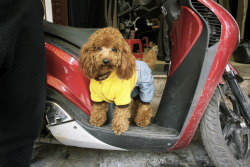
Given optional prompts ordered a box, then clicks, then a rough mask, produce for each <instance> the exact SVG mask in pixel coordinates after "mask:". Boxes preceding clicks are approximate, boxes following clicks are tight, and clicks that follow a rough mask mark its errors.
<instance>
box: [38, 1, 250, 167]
mask: <svg viewBox="0 0 250 167" xmlns="http://www.w3.org/2000/svg"><path fill="white" fill-rule="evenodd" d="M133 4H134V8H133V9H132V10H128V11H127V12H135V13H138V14H141V13H143V12H145V11H146V12H155V11H157V10H158V9H161V11H162V13H163V14H165V15H166V19H167V21H168V23H169V25H170V27H171V39H172V50H171V67H170V71H169V75H168V79H167V82H166V86H165V88H164V91H163V95H162V97H161V100H160V104H159V106H158V110H157V113H156V115H155V117H154V119H153V121H152V123H151V124H150V125H149V126H147V127H144V128H140V127H137V126H135V125H133V124H132V125H131V126H130V127H129V130H128V131H127V132H125V133H123V134H122V135H119V136H118V135H115V134H114V133H113V132H112V129H111V124H110V123H109V121H108V123H107V124H105V125H104V126H103V127H94V126H92V125H90V124H89V122H88V120H89V115H90V113H91V99H90V92H89V80H88V79H87V78H86V77H85V76H84V73H83V72H82V71H80V70H79V64H78V60H79V48H80V47H81V46H82V45H83V44H84V43H85V42H86V41H87V39H88V37H89V36H90V35H91V34H92V33H93V32H94V31H96V29H81V28H70V27H65V26H60V25H55V24H52V23H49V22H44V29H45V45H46V56H47V85H48V91H47V101H46V111H45V117H46V121H45V122H44V126H43V128H42V131H41V135H40V137H39V138H38V139H37V141H39V142H47V143H53V142H54V141H59V142H60V143H61V144H64V145H69V146H76V147H87V148H97V149H109V150H130V151H133V150H151V151H168V150H174V149H180V148H183V147H186V146H187V145H188V144H189V143H190V141H191V140H192V137H193V135H194V133H195V131H196V129H197V127H198V125H199V123H200V125H201V126H200V130H201V135H202V140H203V141H204V145H205V148H206V150H207V152H208V155H209V157H210V158H211V160H212V162H213V163H214V165H215V166H249V164H250V159H249V150H250V146H249V143H250V130H249V127H250V100H249V97H248V96H247V95H246V94H245V93H244V92H243V91H242V90H241V88H240V86H239V82H242V81H243V79H242V78H241V77H240V76H239V74H238V73H237V71H236V70H235V69H234V68H233V66H232V65H230V64H229V58H230V56H231V55H232V53H233V51H234V50H235V49H236V47H237V45H238V43H239V30H238V26H237V24H236V22H235V20H234V19H233V18H232V16H231V15H230V14H229V13H228V12H227V11H225V10H224V9H223V8H222V7H221V6H219V5H218V4H216V3H215V2H213V1H212V0H155V1H153V0H135V1H134V2H133ZM110 113H112V105H110ZM51 137H52V138H51Z"/></svg>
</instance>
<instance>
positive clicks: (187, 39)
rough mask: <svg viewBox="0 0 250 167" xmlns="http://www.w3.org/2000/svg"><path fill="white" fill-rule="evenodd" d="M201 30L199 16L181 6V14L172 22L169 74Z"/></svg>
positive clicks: (183, 56)
mask: <svg viewBox="0 0 250 167" xmlns="http://www.w3.org/2000/svg"><path fill="white" fill-rule="evenodd" d="M201 32H202V22H201V20H200V18H199V17H198V16H197V15H196V14H195V13H194V12H193V11H192V10H191V9H189V8H187V7H181V15H180V18H179V19H178V20H176V21H175V22H174V23H173V28H172V32H171V39H172V50H171V69H170V72H169V76H171V75H172V74H173V73H174V72H175V70H176V69H177V68H178V66H179V65H180V64H181V62H182V61H183V59H184V58H185V57H186V56H187V54H188V53H189V51H190V49H191V48H192V47H193V45H194V44H195V42H196V41H197V39H198V38H199V36H200V34H201Z"/></svg>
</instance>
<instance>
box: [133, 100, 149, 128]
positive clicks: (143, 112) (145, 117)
mask: <svg viewBox="0 0 250 167" xmlns="http://www.w3.org/2000/svg"><path fill="white" fill-rule="evenodd" d="M151 118H152V108H151V106H150V105H145V104H140V105H139V108H138V110H137V113H136V116H135V119H134V121H135V124H136V125H137V126H140V127H145V126H148V125H149V124H150V122H151Z"/></svg>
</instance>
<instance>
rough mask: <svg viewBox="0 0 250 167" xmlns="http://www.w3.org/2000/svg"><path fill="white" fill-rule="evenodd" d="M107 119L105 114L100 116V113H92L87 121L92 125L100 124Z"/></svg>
mask: <svg viewBox="0 0 250 167" xmlns="http://www.w3.org/2000/svg"><path fill="white" fill-rule="evenodd" d="M106 120H107V117H106V115H104V116H101V115H100V114H92V115H91V116H90V120H89V123H90V124H91V125H93V126H99V127H100V126H102V125H103V124H104V123H105V122H106Z"/></svg>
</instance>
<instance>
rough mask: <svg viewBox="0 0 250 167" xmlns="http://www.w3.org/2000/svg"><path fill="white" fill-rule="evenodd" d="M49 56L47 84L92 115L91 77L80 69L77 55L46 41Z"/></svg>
mask: <svg viewBox="0 0 250 167" xmlns="http://www.w3.org/2000/svg"><path fill="white" fill-rule="evenodd" d="M45 47H46V57H47V84H48V86H50V87H52V88H53V89H55V90H57V91H58V92H59V93H61V94H62V95H63V96H64V97H66V98H67V99H69V100H70V101H71V102H72V103H74V104H75V105H76V106H78V107H79V108H80V109H81V110H83V111H84V112H86V114H88V115H90V111H91V100H90V92H89V79H87V78H86V77H84V75H83V72H82V71H80V70H79V64H78V60H76V56H75V57H72V56H71V55H69V54H68V53H66V52H64V51H63V50H60V49H59V48H57V47H55V46H53V45H51V44H49V43H45Z"/></svg>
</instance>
